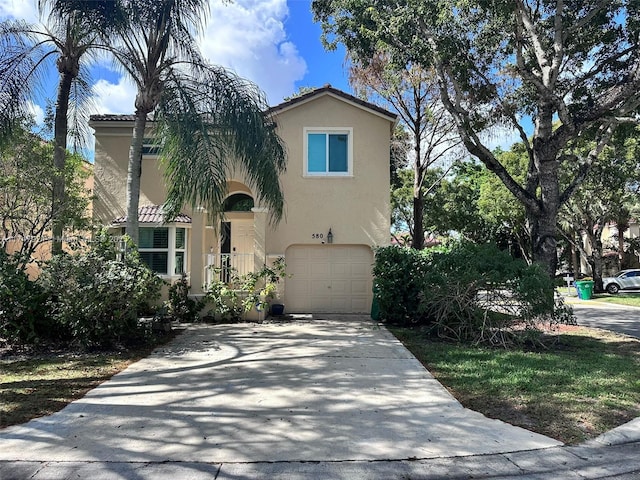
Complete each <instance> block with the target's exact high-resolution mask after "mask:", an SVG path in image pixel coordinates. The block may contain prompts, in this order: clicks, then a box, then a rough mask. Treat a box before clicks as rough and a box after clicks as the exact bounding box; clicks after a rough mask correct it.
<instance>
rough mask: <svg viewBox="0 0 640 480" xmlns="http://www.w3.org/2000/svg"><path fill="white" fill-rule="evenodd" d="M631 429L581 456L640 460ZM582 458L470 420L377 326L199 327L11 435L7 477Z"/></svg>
mask: <svg viewBox="0 0 640 480" xmlns="http://www.w3.org/2000/svg"><path fill="white" fill-rule="evenodd" d="M626 428H627V430H623V431H622V434H621V435H622V436H621V437H620V435H619V436H618V437H616V441H615V442H614V443H617V444H621V445H619V446H618V447H606V448H605V447H602V446H601V444H603V443H611V442H609V441H608V440H606V439H605V440H604V441H603V442H600V443H598V444H595V445H591V446H583V447H572V448H573V449H574V450H575V449H576V448H583V449H590V450H589V451H593V452H603V453H602V455H604V456H606V455H613V454H614V453H613V449H615V448H618V449H619V450H620V452H621V454H623V455H624V456H625V457H627V456H629V455H631V453H633V456H634V457H635V458H640V455H637V453H640V451H639V450H638V447H637V446H638V444H637V443H630V442H632V441H634V440H639V439H640V435H638V432H639V430H640V425H638V424H637V423H635V424H629V425H628V426H627V427H626ZM619 438H623V439H624V440H623V441H620V440H619ZM572 448H568V447H561V444H560V443H559V442H557V441H555V440H553V439H550V438H548V437H544V436H542V435H538V434H535V433H532V432H529V431H527V430H524V429H521V428H518V427H514V426H511V425H508V424H506V423H504V422H501V421H498V420H492V419H488V418H486V417H484V416H483V415H481V414H479V413H477V412H474V411H471V410H468V409H465V408H463V407H462V406H461V405H460V404H459V403H458V402H457V401H456V400H455V399H454V398H453V397H452V396H451V395H450V394H449V393H448V392H447V391H446V390H445V389H444V388H443V387H442V386H441V385H440V384H439V383H438V382H437V381H436V380H434V379H433V377H432V376H431V374H429V372H428V371H426V370H425V369H424V368H423V367H422V366H421V365H420V363H419V362H418V361H417V360H416V359H415V358H414V357H413V356H412V355H411V354H410V353H409V352H408V351H407V350H406V349H405V348H404V347H403V346H402V345H401V344H400V343H399V342H398V341H397V340H396V339H395V338H394V337H393V336H392V335H391V334H390V333H389V332H387V331H386V330H385V329H384V328H380V327H378V326H376V325H375V324H374V323H372V322H371V321H370V320H368V319H367V318H366V317H358V316H331V317H328V316H327V317H325V318H324V319H320V318H317V317H316V318H313V319H310V318H309V319H305V318H300V319H297V320H295V321H292V322H283V323H267V324H243V325H219V326H212V325H194V326H192V327H190V328H189V329H188V330H187V331H186V332H185V333H183V334H182V335H180V336H179V337H177V338H176V339H175V340H174V341H173V342H172V343H171V344H169V345H168V346H165V347H163V348H161V349H159V350H157V351H155V352H154V353H153V354H152V355H151V356H149V357H148V358H146V359H144V360H142V361H140V362H138V363H136V364H134V365H132V366H130V367H129V368H128V369H126V370H125V371H123V372H121V373H120V374H118V375H116V376H115V377H113V378H112V379H111V380H110V381H108V382H105V383H103V384H102V385H101V386H99V387H98V388H96V389H94V390H92V391H91V392H89V394H87V395H86V396H85V397H84V398H82V399H81V400H78V401H76V402H74V403H72V404H71V405H69V406H67V407H66V408H65V409H64V410H62V411H60V412H58V413H56V414H53V415H51V416H49V417H43V418H40V419H36V420H33V421H31V422H28V423H26V424H24V425H19V426H15V427H10V428H7V429H4V430H1V431H0V478H2V479H3V480H4V479H7V478H36V479H38V478H47V479H57V478H83V477H88V476H91V477H92V478H93V479H95V480H97V479H99V478H127V479H128V478H135V479H138V478H139V479H143V478H144V479H146V478H169V477H174V478H176V479H178V478H180V479H182V478H236V479H237V478H291V479H294V478H403V477H402V475H405V477H404V478H469V477H464V476H458V477H456V476H455V475H453V474H454V473H455V472H457V471H459V472H461V473H460V475H463V474H464V472H467V474H470V472H471V471H474V472H476V473H477V475H480V474H481V471H485V470H486V469H487V468H489V467H490V466H491V465H497V467H496V468H497V469H493V470H491V468H493V467H491V468H489V470H491V471H493V472H494V473H495V472H497V473H496V475H502V474H505V475H512V474H513V475H521V474H522V472H523V471H526V469H527V468H528V467H527V466H526V465H529V466H532V465H534V464H536V462H541V465H542V466H543V467H544V466H545V465H549V464H550V463H549V462H551V463H553V464H554V465H556V466H562V465H570V464H572V462H575V463H576V464H580V465H582V466H588V465H587V463H588V462H586V461H585V459H584V458H583V457H584V455H583V456H581V455H580V453H576V452H579V451H578V450H576V451H574V450H572ZM532 450H533V452H531V451H532ZM629 450H631V451H632V452H631V453H630V451H629ZM513 452H522V453H520V454H518V453H513ZM585 452H586V450H585ZM605 452H608V453H605ZM593 455H595V456H597V454H595V453H594V454H593ZM589 456H591V454H589ZM450 457H458V458H450ZM516 458H519V459H520V460H519V461H518V460H514V459H516ZM536 458H537V459H538V460H537V461H536V460H535V459H536ZM553 459H560V460H559V462H560V463H558V462H556V461H555V460H553ZM496 462H497V463H496ZM554 462H555V463H554ZM563 462H564V463H563ZM456 465H458V467H459V468H458V467H456ZM474 465H475V466H474ZM634 465H635V464H633V463H629V462H627V467H626V468H627V470H625V471H624V472H622V473H625V474H627V473H629V472H632V471H633V468H635V467H634ZM438 466H439V467H438ZM476 467H478V468H480V470H478V469H477V468H476ZM443 468H444V469H445V470H446V469H448V468H452V469H453V470H451V471H450V473H451V475H449V473H447V474H446V475H443V476H442V477H437V476H435V477H434V476H429V475H431V473H433V474H435V473H437V472H443V471H445V470H442V469H443ZM554 468H555V467H554ZM576 468H578V466H576ZM389 469H391V470H389ZM425 469H426V470H425ZM456 469H457V470H456ZM629 469H631V470H629ZM489 470H486V471H489ZM637 470H638V471H640V460H639V461H638V464H637ZM446 471H447V472H449V470H446ZM83 472H84V473H83ZM88 472H91V474H90V475H88ZM403 472H404V473H403ZM419 472H422V473H419ZM429 472H431V473H429ZM476 473H474V475H476ZM618 473H620V471H618ZM396 474H397V475H396ZM420 475H423V476H420ZM425 475H426V476H425ZM494 476H495V475H494ZM475 478H491V477H487V476H485V477H481V476H476V477H475ZM496 478H497V477H496ZM520 478H522V477H520ZM540 478H550V477H540ZM559 478H560V477H559ZM561 478H572V477H561ZM575 478H604V477H588V476H586V477H585V476H584V475H583V476H581V477H575Z"/></svg>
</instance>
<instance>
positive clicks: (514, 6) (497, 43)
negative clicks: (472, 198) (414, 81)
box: [312, 0, 640, 274]
mask: <svg viewBox="0 0 640 480" xmlns="http://www.w3.org/2000/svg"><path fill="white" fill-rule="evenodd" d="M312 5H313V10H314V13H315V17H316V19H318V20H319V21H321V22H322V26H323V29H324V32H325V40H326V41H327V44H328V45H329V46H330V47H334V46H335V45H336V44H337V43H338V42H342V43H344V44H345V45H346V47H347V49H348V50H349V51H355V52H358V56H359V57H360V58H367V57H371V58H372V56H373V54H374V52H375V51H377V50H378V49H379V46H380V44H383V45H385V48H387V49H388V50H389V51H391V52H392V54H393V56H394V60H395V61H396V62H398V63H408V62H415V63H418V64H420V65H422V66H423V67H424V68H434V69H435V70H436V72H437V76H438V82H439V88H440V96H441V98H442V101H443V102H444V104H445V106H446V108H447V109H448V111H449V112H450V113H451V115H452V116H453V118H454V120H455V122H456V125H457V129H458V132H459V134H460V136H461V138H462V140H463V142H464V145H465V146H466V148H467V150H468V151H469V152H470V153H471V154H473V155H474V156H476V157H477V158H478V159H480V160H481V161H482V162H483V163H484V164H485V165H486V166H487V168H488V169H489V170H491V171H492V172H494V173H495V174H496V175H497V176H498V177H499V178H500V180H501V181H502V182H503V183H504V184H505V186H506V187H507V188H508V189H509V190H510V191H511V193H512V194H513V195H514V196H515V197H516V198H517V199H518V200H519V201H520V202H521V203H522V204H523V206H524V207H525V210H526V215H527V219H528V222H529V223H530V231H531V241H532V250H533V256H534V259H535V260H536V261H538V262H540V263H542V264H544V265H545V266H546V268H547V269H548V271H549V273H550V274H553V273H554V270H555V266H556V221H557V216H558V211H559V209H560V207H561V206H562V204H564V203H565V202H566V201H567V199H568V198H569V197H570V196H571V195H572V193H573V192H574V190H575V189H576V188H577V186H578V185H580V183H581V182H582V181H583V180H584V178H585V177H586V175H587V172H588V171H589V168H590V167H591V165H592V164H593V163H594V162H595V161H596V160H597V159H598V157H599V155H600V154H601V152H602V151H603V149H604V148H605V146H606V145H607V144H608V143H609V141H610V139H611V137H612V135H613V134H614V132H615V131H616V129H617V127H618V126H619V125H620V124H621V123H624V122H635V121H636V120H637V109H638V105H639V103H640V68H639V67H640V64H639V55H640V48H639V45H638V42H639V22H640V11H639V10H640V5H639V4H638V2H636V1H633V0H607V1H602V0H513V1H511V0H509V1H493V0H492V1H481V2H467V1H462V0H375V1H371V0H314V1H313V4H312ZM530 122H532V124H533V131H531V129H529V128H528V125H529V123H530ZM488 124H501V125H503V126H506V127H509V128H511V129H513V130H514V131H515V132H517V133H518V134H519V136H520V139H521V141H522V142H523V144H524V145H525V148H526V151H527V156H528V168H527V173H526V176H525V179H524V182H518V181H517V179H515V178H514V177H513V176H512V175H511V174H510V173H509V171H508V170H507V168H505V166H504V165H503V164H502V163H501V162H500V159H499V158H497V157H496V155H495V154H494V153H493V152H492V151H491V150H490V148H488V147H487V145H486V144H485V143H484V142H483V139H482V138H481V136H480V135H479V132H480V131H481V130H482V129H483V128H485V127H486V126H487V125H488ZM585 135H590V136H591V138H593V144H592V145H593V147H592V149H591V150H590V151H589V152H587V154H586V155H584V156H582V157H577V156H575V155H567V154H566V153H565V147H566V146H567V145H568V144H569V143H570V142H572V141H576V140H579V139H581V138H583V137H584V136H585ZM568 163H574V164H579V168H577V169H576V170H575V173H574V175H573V177H572V178H571V181H570V182H569V183H568V184H567V185H566V187H564V188H561V187H560V182H559V176H560V170H561V169H562V168H563V166H564V165H566V164H568Z"/></svg>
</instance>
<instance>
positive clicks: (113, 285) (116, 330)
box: [38, 233, 163, 347]
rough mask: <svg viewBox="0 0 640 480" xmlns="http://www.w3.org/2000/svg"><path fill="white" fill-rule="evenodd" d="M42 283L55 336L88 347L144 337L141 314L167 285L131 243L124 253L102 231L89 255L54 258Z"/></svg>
mask: <svg viewBox="0 0 640 480" xmlns="http://www.w3.org/2000/svg"><path fill="white" fill-rule="evenodd" d="M38 282H39V283H40V285H42V288H43V289H44V290H45V291H46V292H47V294H48V299H47V310H48V314H49V316H50V317H51V319H52V320H53V321H54V323H55V325H56V327H57V332H55V333H56V334H58V335H59V336H61V337H63V338H66V339H70V340H72V341H74V342H77V343H79V344H81V345H83V346H85V347H92V346H97V347H107V346H111V345H113V344H114V343H116V342H122V341H130V340H133V339H137V338H138V337H139V336H140V335H143V333H142V332H143V330H142V329H141V328H139V325H138V321H137V318H138V312H140V311H143V310H148V309H149V305H148V303H149V302H150V301H154V300H156V299H158V298H159V296H160V289H161V286H162V283H163V282H162V280H161V279H160V278H159V277H158V276H156V275H155V274H154V273H153V272H152V271H151V270H150V269H149V268H148V267H147V266H146V265H145V264H144V262H143V261H142V260H141V259H140V257H139V255H138V253H137V250H136V249H135V248H134V247H133V246H132V245H131V243H130V242H127V243H126V248H125V250H124V252H120V251H119V249H118V248H117V245H116V243H114V241H113V240H112V239H111V238H110V237H109V236H107V235H106V234H104V233H102V234H100V235H99V236H98V238H97V241H95V242H94V243H93V244H92V247H91V249H90V250H89V251H88V252H81V253H75V254H62V255H58V256H56V257H54V258H53V259H52V260H51V261H49V262H48V264H47V265H46V266H45V268H44V269H43V272H42V274H41V275H40V278H39V280H38ZM52 333H54V332H52Z"/></svg>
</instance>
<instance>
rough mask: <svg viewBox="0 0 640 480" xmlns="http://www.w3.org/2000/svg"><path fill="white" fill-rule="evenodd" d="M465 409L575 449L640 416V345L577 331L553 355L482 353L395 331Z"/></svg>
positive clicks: (411, 332) (411, 331)
mask: <svg viewBox="0 0 640 480" xmlns="http://www.w3.org/2000/svg"><path fill="white" fill-rule="evenodd" d="M390 330H391V331H392V332H393V333H394V334H395V335H396V336H397V337H398V338H399V339H400V340H401V341H402V342H403V343H404V344H405V345H406V346H407V348H409V350H411V352H413V354H414V355H415V356H416V357H417V358H418V359H419V360H420V361H421V362H422V363H423V365H425V366H426V367H427V368H428V369H429V370H430V371H431V373H432V374H433V375H434V376H435V377H436V378H437V379H438V380H439V381H440V382H441V383H442V384H443V385H445V386H446V387H447V388H448V389H449V391H451V393H452V394H453V395H454V396H455V397H456V398H457V399H458V400H459V401H460V402H461V403H462V404H463V405H464V406H465V407H468V408H471V409H473V410H476V411H479V412H482V413H483V414H485V415H487V416H488V417H491V418H498V419H500V420H503V421H505V422H508V423H511V424H513V425H519V426H522V427H524V428H527V429H529V430H532V431H535V432H538V433H541V434H544V435H548V436H550V437H553V438H556V439H558V440H561V441H563V442H565V443H569V444H574V443H579V442H581V441H583V440H586V439H589V438H593V437H595V436H597V435H599V434H601V433H603V432H605V431H607V430H609V429H611V428H614V427H616V426H619V425H621V424H623V423H625V422H627V421H629V420H632V419H633V418H635V417H638V416H640V341H638V340H633V339H630V338H628V337H620V336H616V335H614V334H611V333H608V332H602V331H595V330H591V329H586V328H582V327H570V328H569V329H568V331H567V333H566V334H563V335H561V336H560V338H559V341H558V343H557V344H555V345H554V346H552V347H550V348H549V349H548V350H544V351H522V350H504V349H490V348H476V347H470V346H463V345H458V344H452V343H445V342H439V341H432V340H429V339H428V338H427V337H426V336H425V335H424V333H422V332H421V331H420V330H416V329H408V328H397V327H390Z"/></svg>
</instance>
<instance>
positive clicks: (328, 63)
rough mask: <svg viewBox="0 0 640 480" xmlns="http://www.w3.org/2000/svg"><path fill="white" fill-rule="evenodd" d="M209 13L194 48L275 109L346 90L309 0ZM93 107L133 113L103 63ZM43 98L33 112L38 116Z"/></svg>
mask: <svg viewBox="0 0 640 480" xmlns="http://www.w3.org/2000/svg"><path fill="white" fill-rule="evenodd" d="M36 3H37V0H0V19H5V18H21V19H25V20H27V21H30V22H37V21H38V18H37V14H36V8H35V4H36ZM210 8H211V15H210V18H209V21H208V24H207V29H206V32H205V33H204V35H203V36H202V37H201V38H200V39H199V44H200V48H201V50H202V52H203V54H204V55H205V57H207V58H208V59H209V60H210V61H211V62H213V63H215V64H218V65H222V66H224V67H226V68H229V69H231V70H233V71H235V72H236V73H237V74H238V75H240V76H241V77H244V78H247V79H249V80H251V81H253V82H254V83H256V84H257V85H258V86H259V87H260V88H261V89H262V90H263V91H264V92H265V93H266V95H267V99H268V101H269V104H270V105H276V104H278V103H280V102H281V101H282V100H283V97H287V96H290V95H292V94H293V93H295V92H297V91H298V89H299V88H300V87H320V86H323V85H325V84H327V83H330V84H331V85H333V86H334V87H336V88H339V89H341V90H344V91H346V92H349V93H350V92H351V89H350V87H349V82H348V76H347V73H346V69H345V67H344V61H345V51H344V49H343V48H338V50H336V51H331V52H328V51H326V50H325V49H324V47H323V46H322V42H321V40H320V35H321V28H320V25H319V24H316V23H314V22H313V15H312V13H311V0H233V2H232V3H229V2H227V3H223V1H222V0H210ZM92 73H93V79H92V80H93V83H92V87H93V91H94V94H95V95H94V100H95V101H94V103H95V107H94V108H93V109H92V110H93V111H92V112H91V113H98V114H109V113H133V104H134V98H135V87H134V86H133V85H132V84H131V83H130V82H129V81H128V80H127V79H126V77H124V76H122V75H121V74H120V73H118V72H116V71H114V70H113V68H112V65H111V64H110V63H107V62H103V63H102V64H99V65H98V66H96V67H94V68H93V72H92ZM56 81H57V78H56V76H55V72H54V74H52V75H51V77H50V81H49V88H48V89H47V90H46V91H45V92H44V96H43V98H44V97H47V96H48V97H49V98H52V99H53V98H55V85H56ZM43 98H41V99H39V100H38V101H36V102H35V104H34V106H33V109H34V113H35V114H36V118H37V119H41V118H42V117H43V111H44V110H43V107H44V103H45V102H44V100H43ZM494 135H495V138H492V139H489V140H488V142H487V143H488V145H487V146H489V147H490V148H493V147H494V146H498V145H500V146H502V147H503V148H508V147H509V146H510V145H511V143H513V141H514V138H515V137H514V132H513V131H503V132H500V131H498V132H494Z"/></svg>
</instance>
